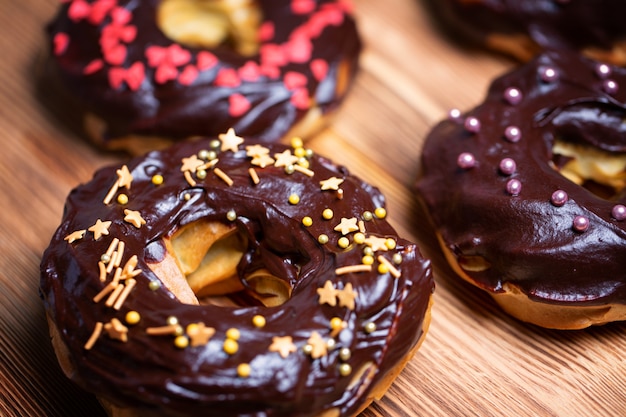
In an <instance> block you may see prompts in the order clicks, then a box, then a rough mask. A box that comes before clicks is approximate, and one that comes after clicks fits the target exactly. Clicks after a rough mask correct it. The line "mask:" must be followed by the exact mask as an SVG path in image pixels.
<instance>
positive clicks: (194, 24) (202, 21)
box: [156, 0, 262, 55]
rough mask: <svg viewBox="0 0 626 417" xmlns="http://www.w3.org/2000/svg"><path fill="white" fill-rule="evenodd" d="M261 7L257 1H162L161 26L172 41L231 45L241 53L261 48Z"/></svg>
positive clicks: (191, 44)
mask: <svg viewBox="0 0 626 417" xmlns="http://www.w3.org/2000/svg"><path fill="white" fill-rule="evenodd" d="M261 20H262V13H261V10H260V8H259V6H258V4H257V2H256V1H255V0H162V1H161V2H160V3H159V5H158V7H157V19H156V21H157V25H158V27H159V29H160V30H161V31H162V32H163V33H164V34H165V36H167V37H168V38H170V39H171V40H173V41H175V42H177V43H179V44H182V45H185V46H188V47H191V48H206V49H213V48H216V47H218V46H220V45H224V44H227V45H230V46H231V47H232V48H233V49H235V50H236V51H237V52H238V53H239V54H241V55H253V54H255V53H256V52H257V50H258V49H259V42H258V36H257V34H258V30H259V26H260V23H261Z"/></svg>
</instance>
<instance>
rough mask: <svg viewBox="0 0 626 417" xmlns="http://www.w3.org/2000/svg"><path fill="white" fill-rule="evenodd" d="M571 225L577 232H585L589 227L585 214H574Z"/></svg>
mask: <svg viewBox="0 0 626 417" xmlns="http://www.w3.org/2000/svg"><path fill="white" fill-rule="evenodd" d="M572 227H573V228H574V230H576V231H577V232H585V231H587V229H589V219H588V218H587V217H585V216H576V217H575V218H574V221H573V222H572Z"/></svg>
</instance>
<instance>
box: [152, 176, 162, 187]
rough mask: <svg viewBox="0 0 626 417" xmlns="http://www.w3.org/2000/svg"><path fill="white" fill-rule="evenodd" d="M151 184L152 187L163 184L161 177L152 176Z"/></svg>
mask: <svg viewBox="0 0 626 417" xmlns="http://www.w3.org/2000/svg"><path fill="white" fill-rule="evenodd" d="M152 184H154V185H161V184H163V175H161V174H156V175H153V176H152Z"/></svg>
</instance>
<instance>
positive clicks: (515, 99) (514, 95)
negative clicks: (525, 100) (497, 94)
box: [504, 87, 522, 106]
mask: <svg viewBox="0 0 626 417" xmlns="http://www.w3.org/2000/svg"><path fill="white" fill-rule="evenodd" d="M504 99H505V100H506V101H507V103H509V104H511V105H513V106H515V105H517V104H519V103H520V102H521V101H522V92H521V91H520V90H519V89H517V88H515V87H509V88H507V89H506V90H504Z"/></svg>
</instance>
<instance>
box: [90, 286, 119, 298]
mask: <svg viewBox="0 0 626 417" xmlns="http://www.w3.org/2000/svg"><path fill="white" fill-rule="evenodd" d="M118 285H119V284H118V283H117V282H115V281H113V282H109V283H108V284H107V285H106V286H105V287H104V288H103V289H102V290H100V292H99V293H98V294H96V295H95V296H94V297H93V302H94V303H99V302H100V300H102V299H103V298H104V297H105V296H106V295H107V294H109V293H110V292H111V291H113V290H115V288H117V286H118Z"/></svg>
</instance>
